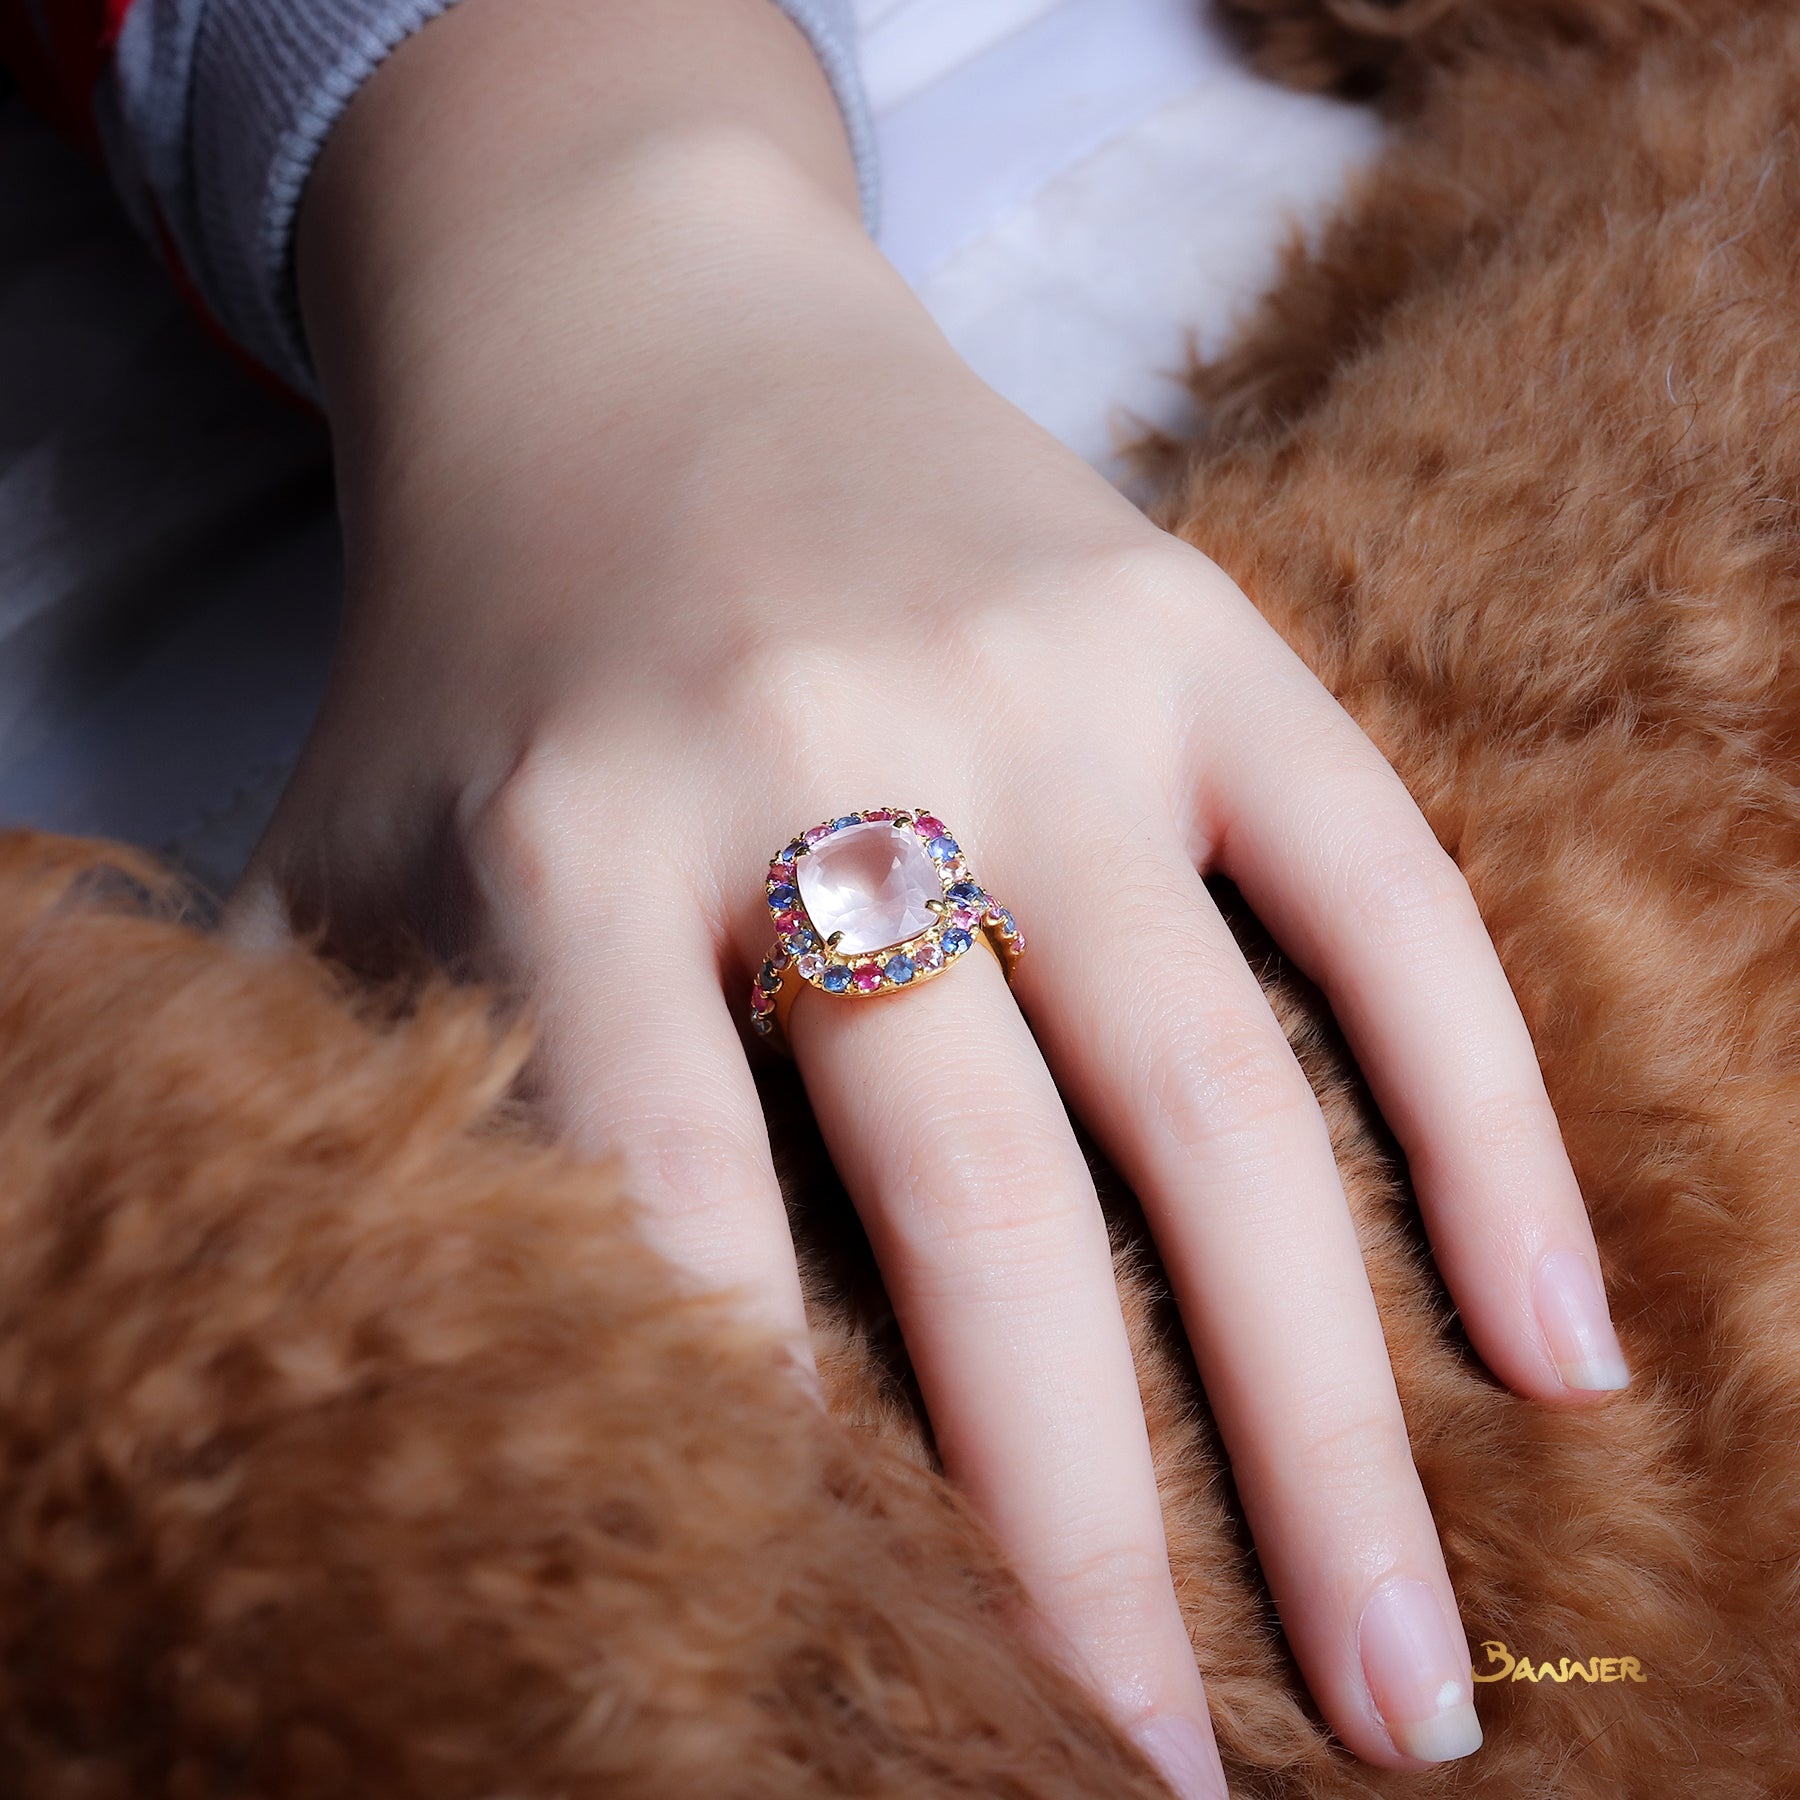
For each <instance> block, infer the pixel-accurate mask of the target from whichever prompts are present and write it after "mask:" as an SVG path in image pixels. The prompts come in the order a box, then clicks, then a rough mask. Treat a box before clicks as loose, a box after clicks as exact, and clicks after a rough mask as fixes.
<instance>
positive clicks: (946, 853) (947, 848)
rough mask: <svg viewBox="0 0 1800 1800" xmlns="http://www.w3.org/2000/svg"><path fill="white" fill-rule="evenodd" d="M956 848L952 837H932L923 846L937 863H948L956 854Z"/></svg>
mask: <svg viewBox="0 0 1800 1800" xmlns="http://www.w3.org/2000/svg"><path fill="white" fill-rule="evenodd" d="M958 847H959V846H958V845H957V842H956V839H955V838H953V837H934V838H933V839H932V840H931V842H930V843H929V844H927V845H926V846H925V848H926V849H927V850H928V851H930V853H931V854H932V856H933V857H935V858H936V859H937V861H939V862H948V861H949V860H950V859H951V857H953V856H954V855H955V854H956V852H957V849H958Z"/></svg>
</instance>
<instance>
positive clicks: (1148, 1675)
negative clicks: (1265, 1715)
mask: <svg viewBox="0 0 1800 1800" xmlns="http://www.w3.org/2000/svg"><path fill="white" fill-rule="evenodd" d="M789 1031H790V1035H791V1038H792V1041H793V1044H794V1049H795V1055H796V1059H797V1060H798V1062H799V1065H800V1069H801V1073H802V1075H803V1076H804V1078H805V1081H806V1087H807V1091H808V1093H809V1095H810V1096H811V1098H812V1103H813V1108H814V1111H815V1113H816V1114H817V1116H818V1119H819V1123H820V1126H821V1128H822V1130H823V1132H824V1134H825V1138H826V1141H827V1142H828V1144H829V1145H830V1148H831V1151H832V1155H833V1158H834V1160H835V1162H836V1164H837V1167H838V1170H839V1172H840V1174H841V1175H842V1176H843V1178H844V1181H845V1183H846V1185H847V1187H848V1189H849V1191H850V1193H851V1195H852V1197H853V1198H854V1200H855V1202H856V1205H857V1209H858V1211H859V1213H860V1214H861V1215H862V1217H863V1219H864V1221H865V1223H866V1226H867V1229H868V1232H869V1236H870V1239H871V1242H872V1244H873V1247H874V1250H875V1254H876V1257H877V1259H878V1261H879V1262H880V1265H881V1270H882V1274H883V1277H884V1280H885V1281H886V1284H887V1289H888V1293H889V1295H890V1297H891V1299H892V1301H893V1305H894V1309H895V1313H896V1316H897V1318H898V1320H899V1323H900V1326H901V1329H902V1332H903V1333H904V1335H905V1338H906V1343H907V1348H908V1351H909V1353H910V1355H911V1358H912V1364H913V1368H914V1370H915V1372H916V1374H917V1376H918V1380H919V1385H920V1389H921V1391H922V1393H923V1395H924V1398H925V1403H926V1407H927V1409H928V1410H929V1412H930V1415H931V1423H932V1429H933V1431H934V1433H935V1434H936V1438H937V1444H938V1449H939V1452H940V1454H941V1456H942V1458H943V1463H944V1467H945V1470H946V1473H948V1474H949V1475H950V1477H951V1479H952V1480H954V1481H955V1482H956V1483H957V1484H958V1485H959V1486H961V1487H962V1488H963V1489H964V1491H965V1492H967V1493H968V1494H969V1495H970V1497H971V1498H972V1499H973V1500H974V1502H975V1504H976V1506H977V1508H978V1509H979V1510H980V1511H981V1512H982V1513H983V1514H984V1515H985V1516H986V1518H987V1520H988V1521H989V1523H990V1524H991V1526H992V1527H993V1529H994V1531H995V1533H996V1535H997V1536H998V1538H999V1540H1000V1543H1001V1545H1002V1547H1003V1548H1004V1549H1005V1550H1006V1552H1007V1553H1008V1555H1009V1556H1010V1558H1011V1559H1012V1562H1013V1564H1014V1567H1015V1568H1016V1569H1017V1570H1018V1572H1019V1574H1020V1576H1021V1578H1022V1579H1023V1581H1024V1582H1025V1584H1026V1587H1027V1589H1028V1590H1029V1592H1030V1593H1031V1594H1032V1595H1033V1597H1034V1599H1035V1600H1036V1602H1037V1605H1038V1607H1039V1609H1040V1612H1041V1614H1042V1617H1043V1620H1044V1621H1045V1622H1046V1623H1047V1624H1048V1626H1049V1627H1050V1630H1051V1632H1052V1634H1053V1641H1055V1642H1058V1643H1060V1646H1061V1647H1062V1651H1063V1654H1064V1655H1065V1656H1066V1657H1071V1658H1072V1659H1073V1661H1074V1662H1075V1664H1076V1666H1077V1667H1078V1668H1079V1669H1081V1670H1082V1671H1084V1672H1085V1673H1086V1675H1087V1676H1088V1678H1089V1679H1090V1680H1091V1681H1092V1683H1093V1684H1094V1685H1095V1686H1096V1687H1097V1688H1098V1689H1099V1691H1100V1692H1101V1693H1102V1694H1104V1695H1105V1696H1106V1697H1107V1699H1108V1700H1109V1702H1110V1704H1111V1705H1112V1707H1113V1709H1114V1711H1115V1713H1116V1714H1117V1716H1118V1717H1119V1718H1120V1720H1121V1722H1123V1723H1124V1724H1126V1725H1127V1726H1129V1727H1133V1728H1136V1729H1138V1730H1139V1731H1140V1732H1141V1733H1143V1734H1144V1735H1142V1736H1141V1738H1140V1741H1141V1742H1142V1743H1143V1744H1144V1746H1145V1748H1146V1749H1147V1750H1148V1751H1149V1752H1150V1753H1151V1754H1152V1755H1153V1756H1155V1757H1157V1758H1158V1760H1159V1761H1160V1762H1161V1764H1162V1766H1163V1767H1164V1769H1165V1770H1166V1771H1168V1772H1169V1773H1170V1774H1171V1778H1172V1779H1174V1778H1176V1776H1175V1771H1176V1770H1177V1769H1178V1767H1179V1751H1180V1746H1181V1745H1183V1744H1185V1746H1186V1749H1187V1753H1188V1754H1189V1755H1190V1756H1191V1758H1193V1759H1194V1761H1193V1766H1192V1767H1190V1769H1189V1771H1188V1774H1187V1776H1186V1777H1185V1779H1186V1781H1187V1786H1186V1787H1185V1789H1184V1790H1183V1791H1185V1792H1188V1793H1194V1794H1201V1793H1216V1794H1218V1795H1219V1796H1221V1797H1222V1796H1223V1794H1224V1784H1223V1778H1222V1776H1220V1775H1219V1774H1218V1758H1217V1751H1216V1749H1215V1748H1214V1747H1213V1743H1212V1736H1211V1727H1210V1724H1209V1723H1208V1722H1207V1715H1206V1708H1205V1698H1204V1693H1203V1690H1202V1688H1201V1684H1200V1679H1199V1675H1198V1672H1197V1670H1196V1668H1195V1665H1194V1658H1193V1651H1192V1647H1191V1645H1190V1642H1189V1640H1188V1636H1187V1632H1186V1629H1185V1627H1184V1625H1183V1623H1182V1618H1181V1612H1180V1608H1179V1606H1178V1605H1177V1602H1176V1598H1175V1593H1174V1589H1173V1586H1172V1583H1171V1580H1170V1576H1169V1567H1168V1553H1167V1548H1166V1545H1165V1543H1164V1538H1163V1525H1162V1514H1161V1509H1160V1506H1159V1503H1158V1499H1157V1491H1156V1480H1155V1471H1154V1467H1153V1465H1152V1462H1151V1457H1150V1448H1149V1441H1148V1437H1147V1434H1146V1430H1145V1425H1144V1415H1143V1408H1142V1405H1141V1403H1140V1400H1139V1397H1138V1389H1137V1379H1136V1374H1135V1371H1134V1368H1133V1364H1132V1358H1131V1348H1130V1344H1129V1342H1128V1340H1127V1337H1126V1333H1125V1327H1124V1322H1123V1319H1122V1317H1121V1314H1120V1310H1119V1300H1118V1294H1117V1291H1116V1289H1115V1287H1114V1285H1113V1278H1112V1262H1111V1255H1110V1249H1109V1244H1108V1239H1107V1232H1106V1225H1105V1221H1104V1218H1103V1216H1102V1214H1101V1212H1100V1208H1099V1203H1098V1200H1097V1198H1096V1196H1095V1192H1094V1185H1093V1181H1092V1178H1091V1176H1090V1174H1089V1172H1088V1168H1087V1164H1086V1161H1085V1159H1084V1158H1083V1156H1082V1154H1081V1151H1080V1148H1079V1146H1078V1145H1077V1143H1076V1141H1075V1137H1074V1134H1073V1132H1072V1130H1071V1129H1070V1126H1069V1122H1068V1118H1067V1115H1066V1114H1065V1113H1064V1111H1063V1108H1062V1104H1061V1102H1060V1100H1059V1099H1058V1097H1057V1094H1056V1090H1055V1088H1054V1086H1053V1085H1052V1083H1051V1081H1050V1078H1049V1074H1048V1071H1047V1070H1046V1069H1045V1068H1044V1065H1043V1062H1042V1059H1041V1058H1040V1057H1039V1055H1038V1053H1037V1050H1036V1047H1035V1046H1034V1044H1033V1042H1032V1039H1031V1034H1030V1032H1029V1031H1028V1030H1027V1029H1026V1026H1025V1023H1024V1021H1023V1020H1022V1019H1021V1017H1020V1016H1019V1013H1018V1010H1017V1008H1016V1007H1015V1006H1014V1005H1013V1003H1012V1001H1011V999H1010V997H1009V996H1008V993H1007V989H1006V983H1005V979H1004V977H1003V976H1002V974H1001V971H1000V967H999V964H998V962H997V961H996V960H995V958H994V957H993V956H991V955H988V954H977V953H972V954H971V955H970V956H969V958H968V960H967V962H966V963H965V964H964V965H963V966H961V967H958V968H957V969H955V970H953V971H951V972H949V973H948V974H946V975H944V976H943V977H941V978H940V979H937V980H933V981H930V982H926V983H922V984H920V985H919V987H918V988H917V989H915V990H912V991H908V992H905V993H902V994H893V995H889V996H886V997H880V998H871V999H865V1000H853V1001H837V1000H832V999H829V998H826V997H825V996H822V995H819V994H816V993H813V992H811V991H810V990H808V991H803V992H802V993H801V994H800V995H799V997H798V999H797V1000H796V1002H795V1005H794V1010H793V1013H792V1015H791V1016H790V1019H789ZM1156 1721H1160V1723H1153V1722H1156ZM1196 1771H1198V1772H1196ZM1208 1782H1211V1783H1212V1784H1213V1785H1212V1786H1210V1787H1209V1786H1208V1785H1206V1784H1207V1783H1208Z"/></svg>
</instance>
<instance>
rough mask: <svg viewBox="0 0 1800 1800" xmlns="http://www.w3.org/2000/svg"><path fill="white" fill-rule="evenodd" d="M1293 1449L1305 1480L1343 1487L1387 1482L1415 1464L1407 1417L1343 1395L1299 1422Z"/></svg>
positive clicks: (1351, 1487)
mask: <svg viewBox="0 0 1800 1800" xmlns="http://www.w3.org/2000/svg"><path fill="white" fill-rule="evenodd" d="M1294 1453H1295V1456H1296V1458H1297V1462H1298V1467H1299V1471H1300V1474H1301V1476H1302V1478H1303V1479H1304V1480H1307V1481H1309V1482H1320V1483H1329V1484H1330V1485H1331V1486H1333V1487H1335V1488H1339V1489H1345V1488H1348V1489H1361V1488H1370V1487H1376V1486H1385V1485H1387V1484H1389V1483H1391V1482H1392V1481H1393V1479H1394V1478H1395V1476H1396V1475H1397V1474H1398V1473H1399V1472H1400V1471H1403V1470H1410V1469H1411V1467H1412V1445H1411V1443H1410V1442H1409V1441H1408V1439H1407V1435H1406V1421H1405V1420H1404V1419H1403V1418H1401V1417H1400V1415H1399V1414H1398V1413H1395V1412H1392V1411H1388V1410H1385V1409H1381V1408H1377V1409H1374V1410H1371V1409H1370V1408H1369V1407H1368V1405H1367V1403H1366V1401H1358V1400H1356V1399H1354V1398H1348V1399H1347V1398H1344V1397H1342V1396H1339V1397H1337V1399H1336V1400H1335V1402H1334V1403H1331V1404H1327V1405H1323V1406H1320V1407H1319V1408H1317V1409H1315V1411H1314V1412H1313V1413H1312V1415H1311V1417H1310V1419H1308V1420H1306V1421H1305V1422H1303V1423H1301V1424H1300V1425H1299V1426H1298V1428H1297V1433H1296V1439H1295V1443H1294Z"/></svg>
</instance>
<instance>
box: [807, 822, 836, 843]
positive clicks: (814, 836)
mask: <svg viewBox="0 0 1800 1800" xmlns="http://www.w3.org/2000/svg"><path fill="white" fill-rule="evenodd" d="M830 829H831V827H830V826H829V825H814V826H813V827H812V828H811V829H810V830H809V831H808V832H807V834H806V841H807V843H809V844H816V843H817V842H818V841H819V839H820V838H822V837H823V836H824V835H825V834H826V832H828V831H829V830H830Z"/></svg>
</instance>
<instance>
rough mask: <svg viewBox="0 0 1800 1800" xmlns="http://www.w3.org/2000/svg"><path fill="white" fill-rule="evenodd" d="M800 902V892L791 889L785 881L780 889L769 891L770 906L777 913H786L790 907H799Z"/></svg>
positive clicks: (773, 888)
mask: <svg viewBox="0 0 1800 1800" xmlns="http://www.w3.org/2000/svg"><path fill="white" fill-rule="evenodd" d="M799 902H800V894H799V891H798V890H797V889H795V888H791V887H789V886H788V885H787V883H786V882H785V881H784V882H783V883H782V884H781V886H780V887H772V888H770V889H769V905H770V906H771V908H773V909H774V911H776V912H786V911H787V909H788V908H789V907H790V906H797V905H798V904H799Z"/></svg>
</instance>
